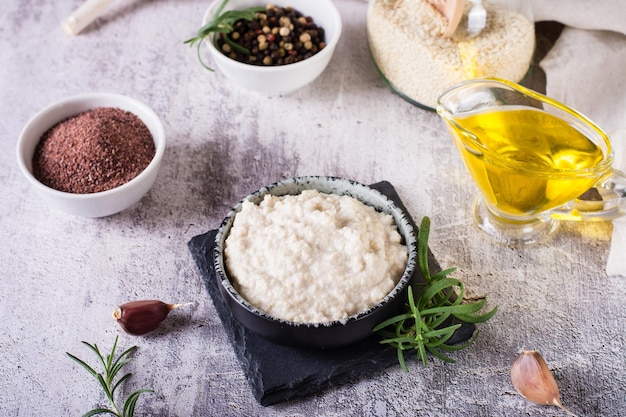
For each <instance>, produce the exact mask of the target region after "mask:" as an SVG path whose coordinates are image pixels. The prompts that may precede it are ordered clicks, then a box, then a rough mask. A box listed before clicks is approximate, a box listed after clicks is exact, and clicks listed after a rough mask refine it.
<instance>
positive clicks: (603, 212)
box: [550, 169, 626, 221]
mask: <svg viewBox="0 0 626 417" xmlns="http://www.w3.org/2000/svg"><path fill="white" fill-rule="evenodd" d="M550 215H551V216H552V217H553V218H555V219H558V220H567V221H607V220H613V219H617V218H619V217H622V216H624V215H626V174H625V173H624V172H622V171H619V170H617V169H613V172H612V173H611V175H610V176H609V177H608V178H607V179H606V180H604V182H602V183H601V184H599V185H598V186H596V187H594V188H591V189H590V190H588V191H587V192H585V193H584V194H583V195H581V196H580V197H578V198H577V199H576V200H574V201H571V202H570V203H568V204H566V205H564V206H561V207H557V208H556V209H554V210H552V211H550Z"/></svg>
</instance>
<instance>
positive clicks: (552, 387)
mask: <svg viewBox="0 0 626 417" xmlns="http://www.w3.org/2000/svg"><path fill="white" fill-rule="evenodd" d="M511 382H513V386H514V387H515V389H516V390H517V392H519V393H520V394H521V395H522V396H523V397H524V398H526V399H527V400H529V401H532V402H534V403H537V404H542V405H554V406H557V407H559V408H560V409H562V410H563V411H565V412H566V413H567V414H568V415H570V416H574V414H573V413H572V412H571V411H569V410H568V409H567V408H565V407H564V406H563V403H562V402H561V394H560V392H559V387H558V385H557V383H556V381H555V379H554V376H553V375H552V372H550V369H549V368H548V365H547V364H546V361H545V360H544V359H543V357H542V356H541V354H540V353H539V352H538V351H536V350H524V351H522V352H521V353H520V355H519V356H518V357H517V359H515V361H514V362H513V365H511Z"/></svg>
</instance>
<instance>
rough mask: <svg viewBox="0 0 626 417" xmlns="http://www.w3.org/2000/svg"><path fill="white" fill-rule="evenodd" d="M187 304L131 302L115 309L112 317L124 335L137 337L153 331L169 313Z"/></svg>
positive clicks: (152, 301) (155, 301)
mask: <svg viewBox="0 0 626 417" xmlns="http://www.w3.org/2000/svg"><path fill="white" fill-rule="evenodd" d="M187 304H189V303H186V304H167V303H164V302H162V301H159V300H141V301H131V302H129V303H125V304H122V305H120V306H119V307H117V308H116V309H115V311H114V312H113V317H114V318H115V319H117V322H118V323H119V325H120V326H122V328H123V329H124V331H126V333H129V334H132V335H136V336H139V335H143V334H146V333H149V332H151V331H153V330H155V329H156V328H157V327H158V326H159V324H160V323H161V322H162V321H163V320H165V318H166V317H167V315H168V314H169V313H170V311H172V310H174V309H176V308H179V307H182V306H185V305H187Z"/></svg>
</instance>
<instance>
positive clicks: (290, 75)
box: [202, 0, 342, 96]
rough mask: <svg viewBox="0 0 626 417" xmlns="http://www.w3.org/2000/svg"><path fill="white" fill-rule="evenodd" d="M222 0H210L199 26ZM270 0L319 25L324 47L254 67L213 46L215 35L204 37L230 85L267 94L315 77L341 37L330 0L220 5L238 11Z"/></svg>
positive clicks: (244, 0)
mask: <svg viewBox="0 0 626 417" xmlns="http://www.w3.org/2000/svg"><path fill="white" fill-rule="evenodd" d="M221 2H222V0H214V1H213V3H211V5H210V6H209V8H208V9H207V10H206V12H205V14H204V17H203V19H202V25H205V24H207V23H208V22H210V21H212V20H213V17H214V15H215V12H216V9H217V8H218V6H219V5H220V3H221ZM268 3H273V4H275V5H276V6H279V7H286V6H291V7H292V8H294V9H296V10H297V11H299V12H300V13H302V14H303V15H304V16H311V17H312V18H313V20H314V22H315V24H316V25H317V26H319V27H322V28H323V29H324V31H325V36H326V47H324V48H323V49H322V50H321V51H319V52H318V53H316V54H315V55H313V56H312V57H310V58H307V59H304V60H302V61H299V62H296V63H292V64H287V65H279V66H258V65H251V64H246V63H242V62H239V61H236V60H234V59H231V58H229V57H227V56H226V55H224V54H223V53H222V52H221V51H219V50H218V49H217V48H216V47H215V42H214V40H215V35H210V36H209V37H208V38H206V40H205V42H204V45H206V47H207V48H208V50H209V52H210V55H211V57H212V59H213V62H214V63H215V66H216V67H217V70H218V71H219V72H220V73H221V74H223V75H224V76H225V77H226V78H227V79H228V80H229V81H231V82H232V83H233V84H235V85H238V86H240V87H242V88H244V89H247V90H250V91H253V92H256V93H260V94H263V95H268V96H276V95H281V94H288V93H291V92H293V91H295V90H298V89H300V88H302V87H304V86H305V85H307V84H309V83H311V82H312V81H313V80H315V79H316V78H317V77H318V76H319V75H320V74H321V73H322V72H323V71H324V70H325V69H326V67H327V66H328V64H329V62H330V60H331V58H332V56H333V54H334V52H335V48H336V46H337V43H338V42H339V39H340V37H341V31H342V22H341V16H340V15H339V11H338V10H337V7H336V6H335V5H334V3H333V1H332V0H281V1H275V2H268V1H263V0H230V1H229V2H228V3H227V5H226V6H225V8H224V11H227V10H241V9H245V8H248V7H255V6H266V5H267V4H268Z"/></svg>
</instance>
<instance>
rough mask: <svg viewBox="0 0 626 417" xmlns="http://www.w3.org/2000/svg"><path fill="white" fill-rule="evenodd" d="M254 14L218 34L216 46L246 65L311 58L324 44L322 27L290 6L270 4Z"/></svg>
mask: <svg viewBox="0 0 626 417" xmlns="http://www.w3.org/2000/svg"><path fill="white" fill-rule="evenodd" d="M257 16H258V18H257V19H253V20H251V21H247V20H243V19H242V20H238V21H237V22H236V23H235V24H234V25H233V31H232V32H231V33H228V34H224V33H221V34H220V35H219V36H218V37H217V40H216V42H217V47H218V49H219V50H220V51H222V53H224V54H225V55H226V56H228V57H230V58H232V59H235V60H237V61H240V62H244V63H246V64H253V65H265V66H276V65H286V64H292V63H294V62H298V61H302V60H304V59H307V58H310V57H312V56H313V55H315V54H316V53H317V52H319V51H320V50H322V49H323V48H324V47H325V46H326V42H325V36H324V29H323V28H321V27H318V26H317V25H316V24H315V22H314V21H313V18H312V17H310V16H303V15H302V13H300V12H299V11H297V10H296V9H294V8H292V7H289V6H287V7H279V6H275V5H271V4H269V5H267V6H266V8H265V12H258V13H257ZM226 36H227V37H228V39H225V37H226ZM233 43H234V44H235V45H234V46H233Z"/></svg>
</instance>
